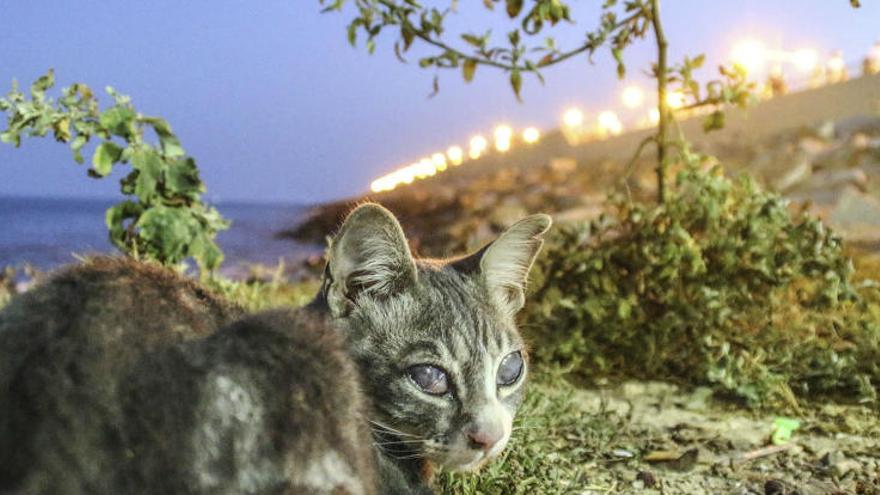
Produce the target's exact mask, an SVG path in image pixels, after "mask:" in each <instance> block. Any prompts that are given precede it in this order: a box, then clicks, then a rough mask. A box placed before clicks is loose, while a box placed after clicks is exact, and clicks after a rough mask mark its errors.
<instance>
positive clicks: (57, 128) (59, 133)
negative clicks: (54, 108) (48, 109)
mask: <svg viewBox="0 0 880 495" xmlns="http://www.w3.org/2000/svg"><path fill="white" fill-rule="evenodd" d="M52 131H53V133H54V134H55V140H56V141H58V142H59V143H66V142H68V141H70V118H68V117H62V118H60V119H58V120H56V121H55V123H54V124H52Z"/></svg>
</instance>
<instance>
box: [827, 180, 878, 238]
mask: <svg viewBox="0 0 880 495" xmlns="http://www.w3.org/2000/svg"><path fill="white" fill-rule="evenodd" d="M828 220H829V222H830V223H831V224H832V225H833V226H834V227H836V228H837V229H838V230H839V231H840V232H841V233H842V234H843V235H844V237H846V238H847V239H849V240H853V241H875V240H880V199H877V198H876V197H874V196H871V195H868V194H865V193H863V192H861V191H859V190H858V189H856V188H854V187H848V188H846V189H844V190H843V192H842V194H841V195H840V198H839V199H838V200H837V203H836V204H835V205H834V207H833V209H832V210H831V213H830V214H829V217H828Z"/></svg>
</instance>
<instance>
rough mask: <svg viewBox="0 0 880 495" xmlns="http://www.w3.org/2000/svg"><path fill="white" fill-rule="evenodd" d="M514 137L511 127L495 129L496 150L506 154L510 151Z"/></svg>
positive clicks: (503, 126)
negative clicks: (511, 139)
mask: <svg viewBox="0 0 880 495" xmlns="http://www.w3.org/2000/svg"><path fill="white" fill-rule="evenodd" d="M511 137H513V129H511V128H510V126H509V125H499V126H498V127H496V128H495V149H496V150H498V151H500V152H502V153H504V152H505V151H507V150H509V149H510V138H511Z"/></svg>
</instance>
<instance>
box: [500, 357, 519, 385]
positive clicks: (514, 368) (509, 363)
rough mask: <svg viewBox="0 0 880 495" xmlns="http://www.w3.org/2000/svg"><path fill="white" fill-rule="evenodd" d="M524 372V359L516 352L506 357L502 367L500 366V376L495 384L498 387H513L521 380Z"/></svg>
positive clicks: (502, 361)
mask: <svg viewBox="0 0 880 495" xmlns="http://www.w3.org/2000/svg"><path fill="white" fill-rule="evenodd" d="M522 372H523V358H522V353H521V352H520V351H514V352H511V353H510V354H508V355H506V356H504V359H502V360H501V365H500V366H498V375H497V377H496V379H495V382H496V383H497V384H498V385H513V384H514V383H516V381H517V380H519V377H520V375H522Z"/></svg>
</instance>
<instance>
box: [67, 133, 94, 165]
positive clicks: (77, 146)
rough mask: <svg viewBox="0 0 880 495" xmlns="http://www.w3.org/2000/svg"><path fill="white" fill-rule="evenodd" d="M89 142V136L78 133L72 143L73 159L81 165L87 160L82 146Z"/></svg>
mask: <svg viewBox="0 0 880 495" xmlns="http://www.w3.org/2000/svg"><path fill="white" fill-rule="evenodd" d="M88 142H89V138H88V136H87V135H85V134H77V136H76V137H75V138H73V141H71V143H70V149H71V150H72V151H73V159H74V161H76V163H79V164H80V165H81V164H82V163H83V162H84V161H85V160H83V156H82V148H83V146H85V145H86V143H88Z"/></svg>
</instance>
